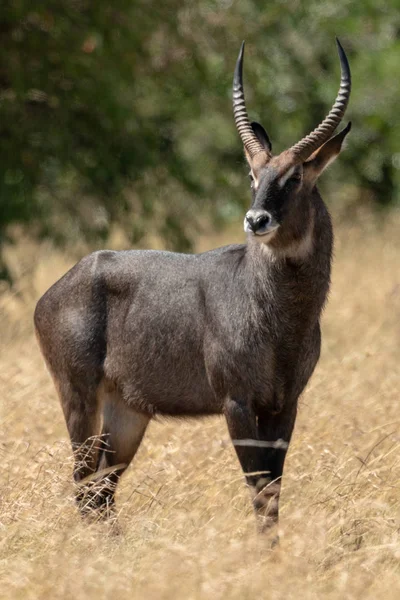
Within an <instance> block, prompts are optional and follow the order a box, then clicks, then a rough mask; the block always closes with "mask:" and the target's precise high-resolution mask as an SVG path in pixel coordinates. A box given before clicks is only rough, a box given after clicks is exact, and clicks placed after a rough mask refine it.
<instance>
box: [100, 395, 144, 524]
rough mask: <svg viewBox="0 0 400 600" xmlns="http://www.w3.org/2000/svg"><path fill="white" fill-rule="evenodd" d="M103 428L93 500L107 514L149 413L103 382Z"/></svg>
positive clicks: (136, 447) (141, 434) (137, 446)
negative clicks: (133, 407) (134, 405)
mask: <svg viewBox="0 0 400 600" xmlns="http://www.w3.org/2000/svg"><path fill="white" fill-rule="evenodd" d="M101 395H102V400H103V430H102V435H101V447H102V449H101V452H100V454H99V459H98V466H97V472H98V473H99V475H100V477H99V478H97V483H96V490H97V492H96V504H97V507H98V508H100V510H101V511H102V512H103V513H104V516H109V515H110V511H111V510H112V508H113V505H114V502H115V491H116V487H117V485H118V482H119V479H120V477H121V475H122V473H123V472H124V471H125V470H126V468H127V467H128V465H129V463H130V462H131V461H132V459H133V457H134V456H135V454H136V452H137V450H138V448H139V446H140V443H141V441H142V438H143V436H144V433H145V431H146V428H147V425H148V423H149V421H150V417H149V416H147V415H145V414H143V413H140V412H136V411H135V410H133V409H131V408H129V407H128V406H127V405H126V404H125V403H124V402H123V400H122V398H121V396H120V394H119V392H118V391H117V390H116V389H115V388H113V387H110V386H108V387H107V385H103V386H102V390H101Z"/></svg>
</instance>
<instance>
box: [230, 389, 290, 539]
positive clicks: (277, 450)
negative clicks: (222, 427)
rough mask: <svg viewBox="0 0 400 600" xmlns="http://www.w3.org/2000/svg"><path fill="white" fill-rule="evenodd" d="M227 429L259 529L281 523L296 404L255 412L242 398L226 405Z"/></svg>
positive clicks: (262, 529) (263, 529) (266, 528)
mask: <svg viewBox="0 0 400 600" xmlns="http://www.w3.org/2000/svg"><path fill="white" fill-rule="evenodd" d="M225 416H226V420H227V423H228V430H229V434H230V436H231V439H232V442H233V444H234V446H235V450H236V453H237V456H238V458H239V461H240V464H241V466H242V469H243V471H244V473H245V476H246V482H247V485H248V486H249V488H250V492H251V495H252V500H253V506H254V510H255V512H256V516H257V521H258V526H259V530H260V531H261V532H264V531H267V530H268V529H270V528H271V527H273V526H274V525H277V523H278V517H279V497H280V490H281V480H282V473H283V465H284V462H285V458H286V453H287V449H288V446H289V442H290V438H291V435H292V431H293V426H294V422H295V418H296V407H295V406H293V407H292V408H291V409H285V410H283V411H282V412H280V413H279V414H271V413H269V412H267V411H265V410H262V411H258V414H257V415H256V413H255V412H254V411H253V409H252V408H251V407H249V406H248V405H247V404H246V403H243V402H241V401H240V400H235V399H229V400H228V401H227V402H226V404H225Z"/></svg>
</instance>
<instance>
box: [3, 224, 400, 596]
mask: <svg viewBox="0 0 400 600" xmlns="http://www.w3.org/2000/svg"><path fill="white" fill-rule="evenodd" d="M379 220H380V217H377V216H376V215H375V216H374V215H370V214H365V215H364V216H360V217H358V218H357V220H356V221H355V224H353V225H352V226H349V225H345V224H343V223H340V222H337V223H336V234H337V235H336V256H335V263H334V272H333V283H332V292H331V296H330V300H329V304H328V307H327V309H326V311H325V314H324V318H323V349H322V357H321V360H320V363H319V365H318V367H317V369H316V371H315V374H314V376H313V378H312V380H311V382H310V384H309V386H308V388H307V390H306V392H305V393H304V395H303V397H302V399H301V401H300V410H299V414H298V420H297V424H296V429H295V433H294V437H293V442H292V445H291V448H290V451H289V455H288V458H287V463H286V471H285V476H284V480H283V493H282V497H281V523H280V533H281V545H280V548H278V549H275V550H273V551H271V550H270V549H269V547H268V545H267V544H266V542H265V540H264V539H263V538H262V537H259V536H257V535H256V533H255V522H254V517H253V515H252V510H251V506H250V501H249V497H248V492H247V490H246V488H245V485H244V482H243V477H242V474H241V471H240V467H239V464H238V462H237V459H236V456H235V454H234V451H233V449H232V447H231V445H230V442H229V438H228V433H227V429H226V426H225V423H224V421H223V420H222V418H221V419H219V418H213V419H211V418H210V419H206V420H203V421H200V422H199V421H186V422H173V421H171V420H168V421H165V422H157V423H156V422H155V423H152V424H151V426H150V428H149V430H148V433H147V435H146V438H145V441H144V443H143V445H142V447H141V448H140V450H139V452H138V455H137V457H136V459H135V461H134V463H133V465H132V466H131V468H130V469H129V471H128V473H127V474H126V476H125V477H124V479H123V482H122V484H121V486H120V491H119V495H118V498H117V501H118V511H119V525H118V528H116V527H110V526H107V525H105V524H101V523H97V524H91V525H88V524H86V523H84V522H82V521H81V520H80V518H79V517H78V515H77V512H76V510H75V506H74V502H73V497H72V496H73V486H72V483H71V469H72V460H71V455H70V448H69V444H68V441H67V432H66V428H65V425H64V421H63V417H62V414H61V409H60V406H59V404H58V400H57V398H56V394H55V391H54V388H53V385H52V382H51V380H50V378H49V376H48V374H47V372H46V370H45V368H44V365H43V363H42V359H41V356H40V354H39V351H38V348H37V345H36V341H35V337H34V335H33V332H32V326H31V316H32V310H33V306H34V301H35V299H37V298H38V297H39V295H40V294H41V293H42V292H43V291H45V289H46V288H47V287H48V286H49V285H50V284H51V283H52V282H53V281H55V280H56V279H57V278H58V277H59V276H60V275H61V274H62V273H63V272H64V270H65V269H66V268H67V267H68V266H69V264H70V262H69V261H68V260H67V259H65V258H64V257H63V256H62V255H61V254H60V253H59V252H55V251H54V250H52V249H51V247H49V246H47V245H42V246H40V247H38V246H35V245H33V244H30V243H29V242H26V243H25V245H24V246H23V247H22V249H15V248H14V249H11V250H10V260H11V261H14V263H13V264H14V268H15V272H16V273H17V275H18V277H19V279H18V284H17V286H16V289H15V291H14V292H13V293H10V292H9V291H4V293H3V294H2V295H1V296H0V317H1V323H2V324H1V329H2V334H1V338H0V352H1V357H0V386H1V404H0V431H1V436H0V453H1V460H2V464H1V471H0V583H1V585H0V598H7V599H8V600H11V599H17V598H18V599H19V598H20V599H24V600H30V599H36V598H40V599H43V600H44V599H50V598H51V599H53V598H65V599H74V600H83V599H85V600H86V599H92V598H96V600H101V599H102V598H113V599H114V600H124V599H129V600H130V599H132V598H135V599H137V598H154V599H161V600H162V599H166V600H167V599H172V598H182V599H185V600H192V599H193V600H197V599H203V598H212V599H215V600H218V599H229V600H236V599H240V600H246V599H250V598H256V597H257V598H268V599H271V600H277V599H281V598H285V599H291V598H301V599H302V600H308V599H314V598H315V599H320V598H324V599H333V598H335V599H336V598H346V599H353V598H362V599H363V600H367V599H370V598H371V599H372V598H376V597H377V596H379V597H381V598H384V599H385V600H392V599H393V600H394V599H397V598H399V597H400V410H399V407H400V404H399V391H400V267H399V256H400V235H399V231H400V215H399V214H393V213H392V215H391V216H390V217H389V218H388V221H387V222H386V223H379V224H378V223H377V222H378V221H379ZM337 221H339V219H337ZM241 237H242V235H241V232H240V227H239V226H238V227H237V228H236V229H235V230H234V231H233V233H230V234H224V235H223V236H213V237H210V238H208V239H203V240H202V241H201V248H202V249H204V248H205V247H212V246H214V245H218V244H221V243H227V242H228V241H236V240H237V239H241ZM235 238H236V239H235Z"/></svg>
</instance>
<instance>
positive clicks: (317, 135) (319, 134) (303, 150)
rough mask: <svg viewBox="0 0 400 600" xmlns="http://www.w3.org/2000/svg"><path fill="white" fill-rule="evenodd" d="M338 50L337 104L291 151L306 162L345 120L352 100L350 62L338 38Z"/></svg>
mask: <svg viewBox="0 0 400 600" xmlns="http://www.w3.org/2000/svg"><path fill="white" fill-rule="evenodd" d="M336 44H337V49H338V53H339V59H340V69H341V77H340V87H339V92H338V95H337V98H336V100H335V104H334V105H333V106H332V108H331V110H330V112H329V114H328V116H327V117H325V119H324V120H323V121H322V123H321V124H320V125H318V127H317V128H316V129H314V131H313V132H312V133H310V134H309V135H307V136H306V137H304V138H303V139H302V140H300V142H298V143H297V144H295V145H294V146H292V148H291V149H290V150H291V152H292V153H293V154H295V155H296V157H297V158H298V159H299V160H301V161H304V160H306V159H307V158H308V157H309V156H310V154H312V152H314V150H316V149H317V148H319V147H320V146H322V144H324V143H325V142H326V141H327V140H328V139H329V138H330V137H331V135H332V133H333V132H334V131H335V129H336V127H337V126H338V125H339V123H340V121H341V120H342V119H343V116H344V113H345V111H346V108H347V104H348V102H349V98H350V91H351V74H350V66H349V61H348V60H347V56H346V54H345V51H344V50H343V48H342V45H341V43H340V42H339V40H338V38H336Z"/></svg>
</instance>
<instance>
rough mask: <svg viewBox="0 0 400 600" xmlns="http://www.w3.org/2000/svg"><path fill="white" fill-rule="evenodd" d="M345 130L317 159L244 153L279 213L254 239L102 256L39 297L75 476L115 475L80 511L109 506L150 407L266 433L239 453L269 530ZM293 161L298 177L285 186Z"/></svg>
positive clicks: (93, 489) (252, 436) (323, 284)
mask: <svg viewBox="0 0 400 600" xmlns="http://www.w3.org/2000/svg"><path fill="white" fill-rule="evenodd" d="M265 135H266V134H265ZM344 135H345V134H339V136H336V138H337V139H336V138H332V140H333V141H332V140H331V142H328V144H331V146H328V150H327V149H326V148H325V149H324V150H323V151H322V154H321V155H320V156H319V157H317V158H318V160H317V159H316V157H315V153H314V155H313V156H312V157H311V159H310V161H309V162H308V163H304V164H300V165H299V164H298V163H297V162H296V160H295V158H294V157H293V156H292V155H290V153H288V152H286V153H283V154H281V155H280V156H278V157H272V155H268V156H267V157H266V159H265V161H264V162H259V163H257V161H255V162H254V161H253V159H249V163H250V166H251V167H252V170H253V172H254V173H255V176H257V178H258V181H257V183H258V186H257V191H256V192H254V193H253V202H252V207H251V210H252V211H253V212H254V211H256V213H257V214H258V212H257V211H261V212H265V213H266V214H268V215H272V217H271V219H272V220H271V222H273V223H276V224H277V225H278V227H277V229H276V230H275V231H274V232H273V233H272V234H271V235H270V234H266V235H261V236H260V235H257V232H256V233H254V234H253V233H252V232H250V233H249V234H248V239H247V243H246V244H239V245H231V246H226V247H223V248H219V249H216V250H212V251H210V252H205V253H203V254H197V255H185V254H177V253H171V252H157V251H126V252H113V251H108V250H105V251H100V252H95V253H93V254H90V255H89V256H87V257H85V258H84V259H83V260H81V261H80V262H79V263H78V264H77V265H75V267H73V268H72V269H71V270H70V271H69V272H68V273H67V274H66V275H65V276H64V277H63V278H62V279H60V280H59V281H58V282H57V283H56V284H55V285H53V286H52V287H51V288H50V289H49V290H48V292H47V293H46V294H44V296H43V297H42V298H41V299H40V300H39V302H38V304H37V307H36V311H35V326H36V331H37V335H38V339H39V342H40V346H41V349H42V352H43V355H44V357H45V360H46V363H47V365H48V367H49V370H50V372H51V374H52V376H53V378H54V381H55V384H56V387H57V390H58V392H59V395H60V399H61V404H62V407H63V410H64V415H65V418H66V422H67V427H68V431H69V434H70V437H71V442H72V445H73V448H74V449H75V450H76V468H75V479H76V481H78V482H79V481H82V480H83V479H84V478H85V477H87V476H88V475H91V474H93V473H95V472H96V471H102V470H103V469H106V470H108V473H107V474H106V475H99V476H98V477H97V480H98V481H97V483H96V485H94V484H93V482H91V483H88V486H87V488H86V490H85V488H84V487H82V489H80V492H79V495H78V500H79V502H80V505H81V508H82V509H83V510H84V509H85V507H88V506H89V507H90V508H93V507H96V506H97V507H100V508H107V507H108V506H109V505H111V504H112V503H113V501H114V492H115V485H116V484H117V482H118V478H119V476H120V475H121V473H122V472H123V471H124V469H125V468H126V466H128V464H129V463H130V461H131V460H132V458H133V456H134V454H135V453H136V450H137V448H138V447H139V444H140V441H141V439H142V436H143V435H144V433H145V429H146V426H147V423H148V422H149V421H150V420H151V418H153V417H154V416H155V415H160V416H161V415H168V416H177V417H184V416H185V417H186V416H193V417H199V416H202V415H212V414H225V417H226V420H227V423H228V428H229V432H230V435H231V437H232V439H233V440H239V441H240V440H256V441H261V442H263V441H264V442H269V444H265V445H264V446H263V445H262V444H258V445H256V446H253V445H246V443H247V442H245V444H244V445H243V444H242V445H240V444H238V445H236V446H235V449H236V452H237V454H238V457H239V460H240V462H241V465H242V468H243V470H244V472H245V473H247V477H246V479H247V483H248V485H249V487H250V490H251V491H252V496H253V503H254V507H255V510H256V512H257V514H258V515H259V517H260V521H261V523H260V525H261V528H262V529H263V528H267V527H269V526H270V525H272V524H274V523H276V522H277V520H278V501H279V493H280V482H281V476H282V471H283V464H284V460H285V456H286V452H287V447H286V446H287V445H288V444H289V442H290V438H291V435H292V430H293V426H294V422H295V417H296V410H297V401H298V398H299V395H300V394H301V392H302V391H303V389H304V387H305V385H306V383H307V381H308V379H309V377H310V376H311V374H312V372H313V370H314V367H315V365H316V363H317V360H318V357H319V353H320V337H321V336H320V315H321V310H322V308H323V305H324V303H325V300H326V297H327V293H328V289H329V281H330V266H331V255H332V227H331V221H330V217H329V214H328V211H327V209H326V207H325V205H324V203H323V201H322V200H321V197H320V195H319V193H318V191H317V188H316V187H315V179H316V177H317V175H318V174H319V172H320V171H322V169H323V166H324V164H325V162H326V161H327V160H328V158H326V157H325V155H326V154H329V157H332V156H336V154H338V152H339V151H340V147H341V143H342V140H343V138H344ZM340 136H341V137H340ZM263 143H265V142H264V141H263ZM268 143H269V140H268ZM323 148H324V147H323ZM325 158H326V160H325ZM293 165H295V167H296V169H295V171H296V173H295V179H293V178H291V179H290V180H289V181H288V183H287V185H285V186H284V188H283V189H280V187H279V185H277V181H278V180H279V178H281V177H282V173H285V172H286V171H287V169H289V168H292V167H293ZM321 165H322V166H321ZM317 171H318V173H317ZM316 173H317V174H316ZM250 213H251V211H249V213H248V215H249V214H250ZM252 214H253V213H252ZM254 214H255V213H254ZM101 423H102V424H101ZM101 427H102V429H101ZM100 433H102V436H101V438H100V441H98V442H96V438H95V436H98V435H99V434H100ZM88 440H89V441H88ZM282 440H283V442H286V446H285V443H282ZM271 442H272V443H271ZM273 442H277V447H274V444H273ZM99 446H100V450H98V447H99ZM113 466H114V467H116V469H115V470H114V471H113V470H112V468H113ZM254 472H256V473H255V474H253V475H251V474H250V473H254ZM94 479H96V477H94Z"/></svg>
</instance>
